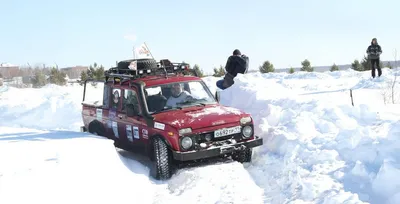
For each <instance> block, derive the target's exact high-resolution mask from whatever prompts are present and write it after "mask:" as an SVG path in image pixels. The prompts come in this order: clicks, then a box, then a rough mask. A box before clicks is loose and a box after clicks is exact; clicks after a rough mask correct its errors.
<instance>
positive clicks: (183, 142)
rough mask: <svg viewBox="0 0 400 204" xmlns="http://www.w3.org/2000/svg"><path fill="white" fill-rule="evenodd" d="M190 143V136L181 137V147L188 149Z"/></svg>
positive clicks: (191, 142) (190, 145) (191, 143)
mask: <svg viewBox="0 0 400 204" xmlns="http://www.w3.org/2000/svg"><path fill="white" fill-rule="evenodd" d="M192 145H193V141H192V138H190V137H183V138H182V140H181V146H182V147H183V149H189V148H190V147H192Z"/></svg>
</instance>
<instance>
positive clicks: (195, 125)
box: [154, 104, 248, 130]
mask: <svg viewBox="0 0 400 204" xmlns="http://www.w3.org/2000/svg"><path fill="white" fill-rule="evenodd" d="M244 116H248V114H246V113H245V112H243V111H240V110H238V109H236V108H231V107H226V106H222V105H220V104H217V105H207V106H205V107H198V106H196V107H187V108H183V109H182V110H173V111H166V112H161V113H158V114H156V115H154V118H155V120H156V121H157V122H160V123H164V124H168V125H170V126H172V127H175V128H177V129H182V128H188V127H190V128H192V130H196V129H199V128H204V127H211V126H216V125H223V124H228V123H234V122H239V120H240V118H241V117H244Z"/></svg>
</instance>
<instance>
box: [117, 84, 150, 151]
mask: <svg viewBox="0 0 400 204" xmlns="http://www.w3.org/2000/svg"><path fill="white" fill-rule="evenodd" d="M137 93H138V92H137V91H136V89H135V88H129V89H124V90H123V101H122V108H121V112H120V113H119V115H118V117H119V118H120V120H121V126H122V127H124V131H123V132H121V135H124V138H126V141H127V142H128V144H130V145H132V146H143V143H144V142H145V141H146V140H147V139H148V130H147V128H146V124H145V122H144V119H143V117H142V116H140V115H141V110H142V109H141V107H140V105H139V99H138V94H137ZM127 104H132V105H134V108H136V109H137V111H138V112H139V115H137V116H132V117H128V116H127V115H126V109H127V108H126V105H127Z"/></svg>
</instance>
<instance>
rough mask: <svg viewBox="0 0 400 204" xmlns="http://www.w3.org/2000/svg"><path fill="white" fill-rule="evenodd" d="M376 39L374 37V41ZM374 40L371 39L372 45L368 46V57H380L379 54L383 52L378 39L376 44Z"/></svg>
mask: <svg viewBox="0 0 400 204" xmlns="http://www.w3.org/2000/svg"><path fill="white" fill-rule="evenodd" d="M374 39H375V38H374ZM374 39H372V41H373V40H374ZM375 40H376V39H375ZM372 41H371V45H370V46H368V48H367V54H368V59H379V56H380V55H381V54H382V48H381V46H380V45H378V41H376V44H375V45H374V44H373V42H372Z"/></svg>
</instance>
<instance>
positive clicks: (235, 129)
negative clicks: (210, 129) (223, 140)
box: [214, 126, 241, 138]
mask: <svg viewBox="0 0 400 204" xmlns="http://www.w3.org/2000/svg"><path fill="white" fill-rule="evenodd" d="M240 129H241V127H240V126H236V127H231V128H223V129H220V130H216V131H214V137H215V138H217V137H224V136H227V135H233V134H237V133H240Z"/></svg>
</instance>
